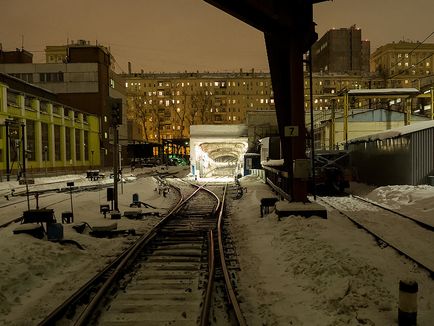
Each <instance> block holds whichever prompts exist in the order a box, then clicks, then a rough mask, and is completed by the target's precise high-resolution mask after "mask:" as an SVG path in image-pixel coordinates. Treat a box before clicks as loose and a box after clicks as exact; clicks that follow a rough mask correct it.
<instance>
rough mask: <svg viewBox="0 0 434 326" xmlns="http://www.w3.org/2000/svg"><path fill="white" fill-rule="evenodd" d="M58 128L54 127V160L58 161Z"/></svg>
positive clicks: (59, 158)
mask: <svg viewBox="0 0 434 326" xmlns="http://www.w3.org/2000/svg"><path fill="white" fill-rule="evenodd" d="M60 154H61V153H60V126H54V159H55V160H56V161H60V160H61V157H60Z"/></svg>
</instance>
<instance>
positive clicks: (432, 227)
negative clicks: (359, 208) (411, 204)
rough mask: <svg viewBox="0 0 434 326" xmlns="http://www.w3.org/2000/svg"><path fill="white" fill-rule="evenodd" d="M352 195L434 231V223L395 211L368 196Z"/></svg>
mask: <svg viewBox="0 0 434 326" xmlns="http://www.w3.org/2000/svg"><path fill="white" fill-rule="evenodd" d="M352 196H353V197H354V198H357V199H359V200H361V201H363V202H365V203H368V204H371V205H374V206H376V207H379V208H382V209H384V210H386V211H388V212H391V213H393V214H396V215H399V216H401V217H403V218H406V219H408V220H411V221H413V222H414V223H416V224H417V225H419V226H421V227H423V228H424V229H427V230H429V231H433V232H434V226H433V225H430V224H427V223H424V222H422V221H419V220H418V219H415V218H413V217H411V216H408V215H405V214H402V213H400V212H397V211H395V210H393V209H391V208H388V207H385V206H383V205H380V204H378V203H375V202H373V201H370V200H369V199H367V198H363V197H360V196H356V195H352Z"/></svg>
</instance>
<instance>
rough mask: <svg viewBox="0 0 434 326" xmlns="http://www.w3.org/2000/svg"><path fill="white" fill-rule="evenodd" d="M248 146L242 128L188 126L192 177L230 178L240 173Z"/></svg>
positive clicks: (239, 126) (245, 133) (229, 126)
mask: <svg viewBox="0 0 434 326" xmlns="http://www.w3.org/2000/svg"><path fill="white" fill-rule="evenodd" d="M247 147H248V137H247V126H245V125H218V126H216V125H193V126H191V127H190V162H191V163H190V164H191V173H192V175H194V176H195V177H196V178H205V177H211V176H230V177H232V176H234V175H235V174H238V173H242V171H243V158H244V154H245V153H246V151H247Z"/></svg>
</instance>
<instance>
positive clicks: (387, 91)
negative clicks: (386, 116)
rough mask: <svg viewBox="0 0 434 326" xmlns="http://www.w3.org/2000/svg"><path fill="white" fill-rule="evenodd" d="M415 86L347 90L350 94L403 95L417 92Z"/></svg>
mask: <svg viewBox="0 0 434 326" xmlns="http://www.w3.org/2000/svg"><path fill="white" fill-rule="evenodd" d="M419 93H420V91H419V90H418V89H416V88H376V89H352V90H350V91H348V95H351V96H383V95H392V96H405V95H415V94H419Z"/></svg>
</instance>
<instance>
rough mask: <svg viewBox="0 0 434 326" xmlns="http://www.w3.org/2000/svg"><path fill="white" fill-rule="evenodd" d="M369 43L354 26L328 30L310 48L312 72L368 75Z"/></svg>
mask: <svg viewBox="0 0 434 326" xmlns="http://www.w3.org/2000/svg"><path fill="white" fill-rule="evenodd" d="M369 55H370V42H369V41H366V40H362V31H361V29H360V28H356V26H355V25H354V26H351V27H350V28H339V29H332V30H329V31H328V32H327V33H325V34H324V36H323V37H322V38H321V39H320V40H318V41H317V42H315V43H314V44H313V46H312V70H313V72H323V73H348V74H359V75H361V74H368V73H369Z"/></svg>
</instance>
